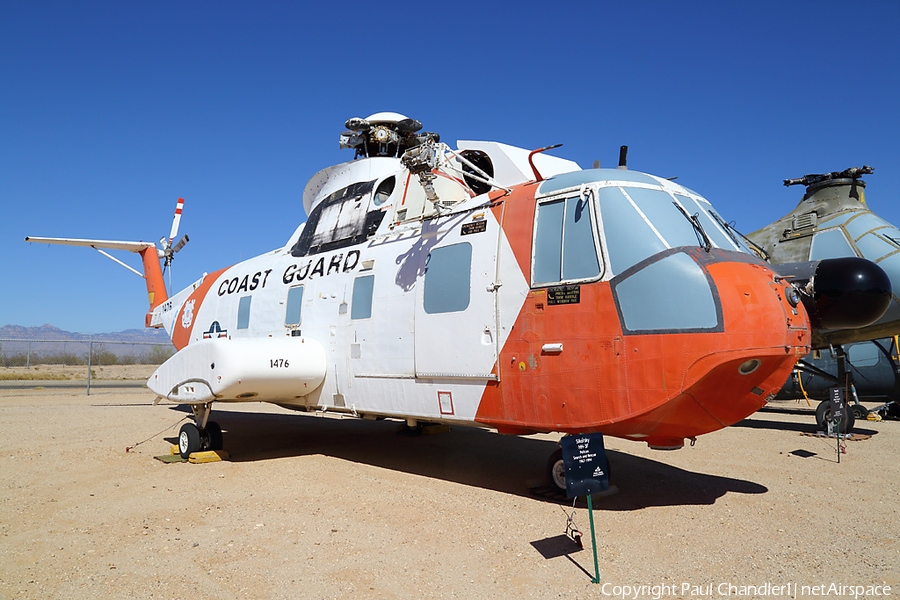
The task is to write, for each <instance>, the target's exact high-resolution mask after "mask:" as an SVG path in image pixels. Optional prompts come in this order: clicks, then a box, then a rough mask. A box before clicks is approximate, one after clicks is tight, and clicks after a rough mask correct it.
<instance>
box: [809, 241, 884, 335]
mask: <svg viewBox="0 0 900 600" xmlns="http://www.w3.org/2000/svg"><path fill="white" fill-rule="evenodd" d="M890 302H891V280H890V279H889V278H888V275H887V273H885V272H884V270H883V269H882V268H881V267H879V266H878V265H876V264H875V263H873V262H871V261H869V260H866V259H864V258H857V257H844V258H828V259H824V260H822V261H820V262H819V264H818V266H817V267H816V272H815V276H814V277H813V290H812V302H811V304H812V306H809V305H808V304H807V303H806V302H804V304H807V307H806V308H807V311H808V312H809V313H810V317H811V319H812V321H813V326H814V327H816V328H817V329H850V328H855V327H865V326H866V325H870V324H871V323H874V322H875V321H877V320H878V319H879V318H880V317H881V316H882V315H883V314H884V313H885V311H886V310H887V309H888V306H889V305H890ZM810 309H811V310H810Z"/></svg>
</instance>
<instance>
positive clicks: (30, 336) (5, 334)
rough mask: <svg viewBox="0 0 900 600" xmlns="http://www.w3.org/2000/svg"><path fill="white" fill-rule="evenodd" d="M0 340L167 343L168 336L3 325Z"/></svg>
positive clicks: (155, 331) (159, 331)
mask: <svg viewBox="0 0 900 600" xmlns="http://www.w3.org/2000/svg"><path fill="white" fill-rule="evenodd" d="M0 339H5V340H84V341H88V340H93V341H95V342H162V343H165V342H168V341H169V336H168V335H166V332H165V330H163V329H126V330H125V331H115V332H112V333H93V334H87V333H75V332H72V331H66V330H65V329H60V328H59V327H55V326H53V325H49V324H45V325H41V326H40V327H22V326H21V325H4V326H3V327H0Z"/></svg>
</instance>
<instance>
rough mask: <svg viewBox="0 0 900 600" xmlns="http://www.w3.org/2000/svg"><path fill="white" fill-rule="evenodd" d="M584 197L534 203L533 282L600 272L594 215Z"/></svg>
mask: <svg viewBox="0 0 900 600" xmlns="http://www.w3.org/2000/svg"><path fill="white" fill-rule="evenodd" d="M591 210H592V209H591V202H590V200H589V197H588V198H585V197H581V196H576V197H574V198H566V199H565V200H555V201H553V202H545V203H543V204H540V205H538V208H537V218H536V223H535V235H534V260H533V263H532V264H533V267H532V269H533V275H532V279H533V281H534V284H535V285H543V284H548V283H557V282H560V281H572V280H577V279H592V278H595V277H599V276H600V261H599V259H598V257H597V247H596V244H595V243H594V225H593V224H594V219H593V216H592V214H591Z"/></svg>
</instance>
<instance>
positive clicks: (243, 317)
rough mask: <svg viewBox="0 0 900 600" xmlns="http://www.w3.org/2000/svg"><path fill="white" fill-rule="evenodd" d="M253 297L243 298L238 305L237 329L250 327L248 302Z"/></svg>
mask: <svg viewBox="0 0 900 600" xmlns="http://www.w3.org/2000/svg"><path fill="white" fill-rule="evenodd" d="M251 300H253V296H244V297H243V298H241V300H240V303H239V304H238V321H237V328H238V329H247V328H248V327H250V301H251Z"/></svg>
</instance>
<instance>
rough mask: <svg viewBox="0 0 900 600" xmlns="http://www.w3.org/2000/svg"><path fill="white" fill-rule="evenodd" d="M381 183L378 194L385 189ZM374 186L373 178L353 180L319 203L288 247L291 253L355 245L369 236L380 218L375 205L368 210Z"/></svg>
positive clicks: (380, 213) (379, 222) (316, 251)
mask: <svg viewBox="0 0 900 600" xmlns="http://www.w3.org/2000/svg"><path fill="white" fill-rule="evenodd" d="M384 183H386V182H383V185H382V186H379V192H380V193H384V191H385V190H384V189H383V188H384V187H385V186H384ZM374 188H375V181H374V180H373V181H363V182H360V183H354V184H353V185H348V186H347V187H345V188H342V189H340V190H338V191H336V192H334V193H333V194H331V195H329V196H328V197H327V198H325V199H324V200H322V201H321V202H319V204H317V205H316V207H315V208H314V209H313V210H312V212H311V213H310V215H309V220H307V222H306V227H305V228H304V229H303V233H301V234H300V238H299V239H298V240H297V243H296V244H294V247H293V248H291V255H293V256H295V257H301V256H309V255H310V254H316V253H318V252H325V251H328V250H334V249H336V248H343V247H345V246H351V245H353V244H358V243H360V242H364V241H365V240H366V239H368V238H369V237H371V236H373V235H374V234H375V231H376V230H377V229H378V226H379V225H380V224H381V220H382V219H384V212H383V211H381V210H378V209H377V208H376V209H375V210H371V211H370V210H369V200H370V199H371V197H372V191H373V189H374ZM391 189H393V186H391ZM389 193H390V192H388V194H389Z"/></svg>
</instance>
